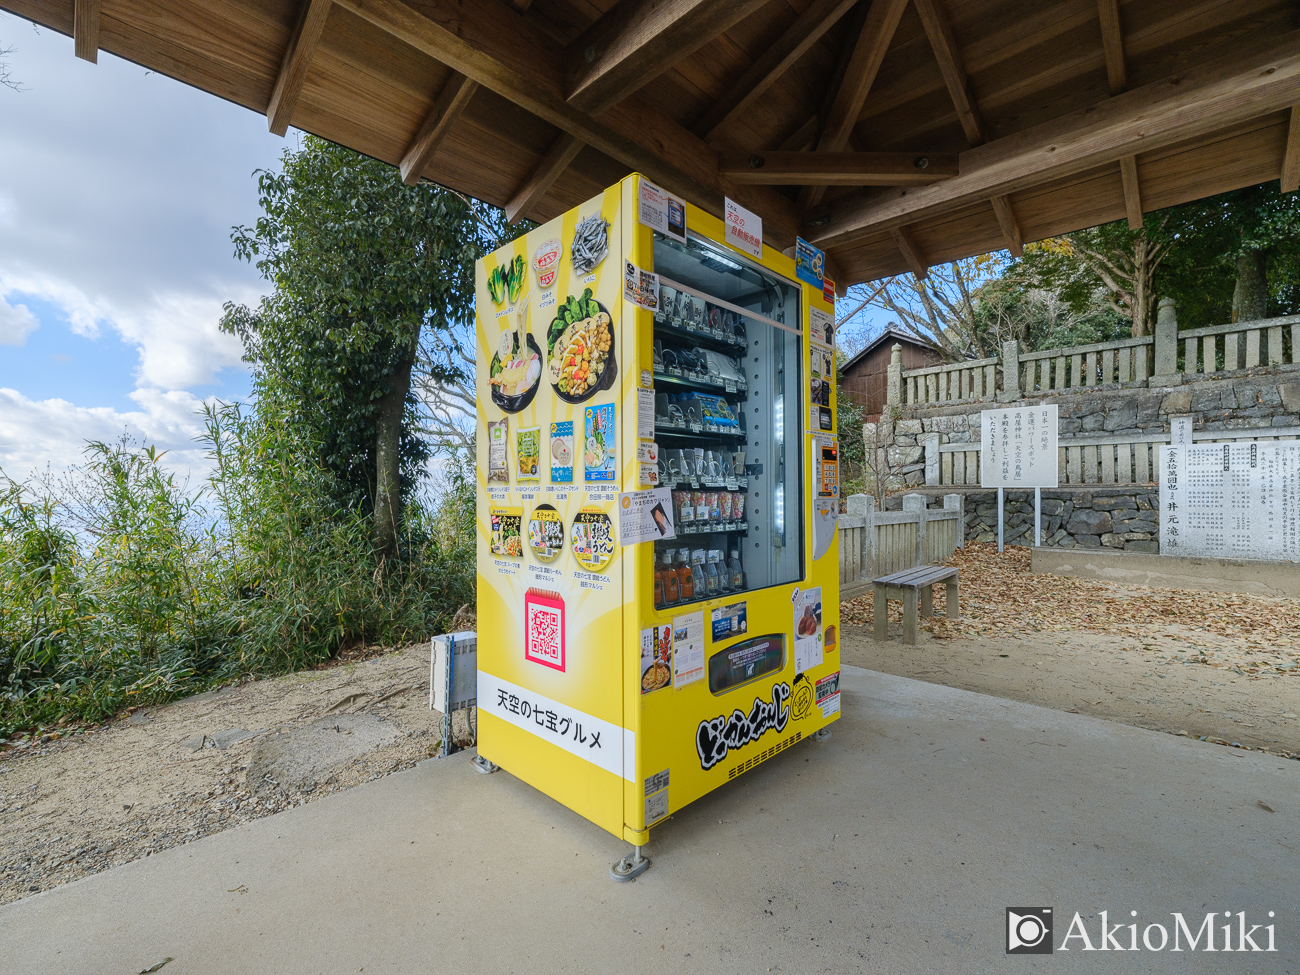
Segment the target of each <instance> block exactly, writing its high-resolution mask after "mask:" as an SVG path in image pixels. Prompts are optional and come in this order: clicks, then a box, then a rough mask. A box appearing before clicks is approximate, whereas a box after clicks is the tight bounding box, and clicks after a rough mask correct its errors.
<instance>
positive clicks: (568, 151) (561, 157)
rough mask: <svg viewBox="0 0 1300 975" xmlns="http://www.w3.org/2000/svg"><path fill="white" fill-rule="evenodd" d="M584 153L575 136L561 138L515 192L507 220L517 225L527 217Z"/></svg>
mask: <svg viewBox="0 0 1300 975" xmlns="http://www.w3.org/2000/svg"><path fill="white" fill-rule="evenodd" d="M581 151H582V143H581V142H579V141H578V140H577V139H575V138H574V137H573V136H571V135H568V134H567V133H566V134H565V135H562V136H560V138H559V139H558V140H556V142H555V145H553V146H551V148H550V150H549V151H548V152H547V153H546V155H545V156H543V157H542V161H541V162H540V163H538V164H537V168H536V169H534V170H533V171H532V173H531V174H529V177H528V179H526V180H524V184H523V185H522V186H521V187H519V189H517V190H516V191H515V195H514V196H513V197H511V198H510V202H509V203H507V204H506V219H507V220H509V221H510V222H511V223H515V222H516V221H517V220H519V218H520V217H522V216H524V215H526V214H527V213H528V211H529V210H531V209H532V208H533V207H535V206H536V205H537V203H538V201H540V200H541V198H542V197H543V196H545V195H546V191H547V190H549V189H550V188H551V186H552V184H554V183H555V181H556V180H557V179H559V178H560V174H561V173H563V172H564V171H565V170H566V169H568V168H569V163H571V162H573V160H574V159H576V158H577V156H578V153H579V152H581Z"/></svg>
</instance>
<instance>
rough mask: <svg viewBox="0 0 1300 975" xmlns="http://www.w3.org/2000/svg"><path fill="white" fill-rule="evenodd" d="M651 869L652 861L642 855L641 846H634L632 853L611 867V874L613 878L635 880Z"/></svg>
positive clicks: (623, 880)
mask: <svg viewBox="0 0 1300 975" xmlns="http://www.w3.org/2000/svg"><path fill="white" fill-rule="evenodd" d="M649 869H650V861H649V860H648V859H646V858H645V857H643V856H642V855H641V847H639V846H634V847H632V852H631V853H629V854H628V855H627V856H625V857H624V858H623V859H622V860H619V861H618V863H616V864H614V865H613V866H612V867H610V868H609V876H610V878H611V879H613V880H617V881H619V882H620V883H625V882H626V881H629V880H635V879H636V878H637V877H639V876H641V874H643V873H645V872H646V871H647V870H649Z"/></svg>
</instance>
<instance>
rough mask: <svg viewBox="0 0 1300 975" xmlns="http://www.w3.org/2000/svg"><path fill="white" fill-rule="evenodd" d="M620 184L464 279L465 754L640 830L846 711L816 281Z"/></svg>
mask: <svg viewBox="0 0 1300 975" xmlns="http://www.w3.org/2000/svg"><path fill="white" fill-rule="evenodd" d="M760 220H761V217H758V216H755V215H754V214H749V213H746V212H745V211H743V210H740V208H738V207H734V205H733V204H731V203H730V201H728V208H727V212H726V213H725V219H719V218H718V217H716V216H714V215H713V214H710V213H707V212H705V211H702V210H700V209H698V208H696V207H694V206H692V205H690V204H687V203H685V202H683V201H681V200H679V199H676V198H674V197H673V196H672V195H671V194H669V193H666V192H665V191H663V190H662V189H660V188H659V187H657V186H655V185H654V184H652V183H650V182H649V181H647V180H645V179H644V178H643V177H641V176H639V175H637V174H633V175H631V176H628V177H627V178H625V179H624V180H622V181H621V182H620V183H619V184H617V185H616V186H612V187H610V188H609V189H607V190H606V191H605V192H604V193H602V194H600V195H599V196H597V197H595V198H593V199H591V200H589V201H587V202H586V203H584V204H582V205H580V206H578V207H576V208H574V209H573V210H570V211H569V212H567V213H565V214H563V215H562V216H560V217H556V218H555V219H553V220H551V221H549V222H547V223H545V224H543V225H542V226H539V227H537V228H535V229H533V230H532V231H530V232H529V233H527V234H526V235H524V236H522V237H520V238H519V239H517V240H515V241H513V242H512V243H510V244H508V245H506V246H504V247H502V248H501V249H499V250H498V251H496V252H495V253H493V254H491V255H489V256H488V257H486V258H484V259H483V260H481V261H480V262H479V264H478V267H477V274H476V319H477V321H476V327H477V391H478V417H477V440H476V443H477V482H478V490H477V511H476V517H477V526H478V621H479V622H478V627H479V629H478V709H479V711H478V714H479V723H478V749H479V762H480V764H481V765H484V766H490V765H495V766H499V767H501V768H504V769H506V770H507V771H508V772H510V773H511V774H513V775H515V776H517V777H518V778H520V779H522V780H524V781H525V782H528V783H529V784H531V785H532V786H534V787H535V788H537V789H539V790H541V791H542V792H544V793H546V794H547V795H549V796H551V797H552V798H554V799H555V800H556V801H558V802H560V803H563V804H564V805H565V806H567V807H569V808H570V809H572V810H573V811H575V812H576V813H578V814H580V815H582V816H584V817H586V818H587V819H589V820H591V821H592V822H593V823H596V824H597V825H599V826H601V827H603V828H604V829H606V830H608V831H609V832H611V833H613V834H614V835H616V836H619V837H621V838H623V839H625V840H627V841H628V842H630V843H632V844H633V845H634V846H635V847H637V852H636V856H635V857H633V858H629V859H625V861H623V863H622V864H620V865H616V868H615V870H614V873H615V876H616V877H620V876H630V875H633V874H634V873H635V872H637V871H639V870H640V869H644V866H643V864H648V861H645V860H644V858H642V857H641V855H640V847H641V846H643V845H644V844H646V843H647V841H648V837H649V833H650V830H651V829H652V828H653V827H655V826H657V825H659V824H662V823H664V821H665V820H666V819H668V818H670V817H671V816H672V815H673V814H674V813H675V812H677V811H678V810H679V809H681V808H683V807H684V806H686V805H688V804H689V803H691V802H693V801H695V800H696V799H699V798H700V797H701V796H703V795H705V794H706V793H708V792H710V791H711V790H713V789H716V788H718V787H720V786H724V785H726V783H728V782H730V781H732V780H734V779H736V778H737V777H738V776H741V775H744V774H745V773H746V772H749V771H750V770H751V769H753V768H754V767H756V766H757V765H760V764H761V763H763V762H765V761H767V760H769V759H771V758H773V757H774V756H776V755H778V754H780V753H782V752H783V751H785V750H786V749H789V748H791V747H793V746H795V745H797V744H799V743H800V742H801V741H803V740H805V739H807V738H810V737H812V736H815V735H824V734H825V733H826V732H825V729H826V728H827V726H828V725H830V724H831V723H832V722H834V721H835V720H836V719H837V718H838V716H839V709H840V693H839V672H840V663H839V652H838V651H839V645H838V639H837V635H838V630H839V550H838V544H837V541H836V530H835V528H836V518H837V513H838V510H839V447H838V437H837V433H836V401H835V348H834V341H835V334H834V291H833V287H834V286H833V284H832V283H831V282H829V281H827V280H826V279H825V277H824V269H823V268H822V266H821V263H822V262H821V260H820V259H819V258H820V252H812V254H811V256H810V255H809V253H808V252H807V251H806V250H804V248H806V245H804V244H803V242H802V241H800V247H801V249H800V251H799V252H798V253H796V254H795V256H793V257H791V256H787V255H785V254H783V253H780V252H779V251H775V250H773V249H772V248H770V247H765V246H764V245H763V242H762V231H761V223H759V221H760Z"/></svg>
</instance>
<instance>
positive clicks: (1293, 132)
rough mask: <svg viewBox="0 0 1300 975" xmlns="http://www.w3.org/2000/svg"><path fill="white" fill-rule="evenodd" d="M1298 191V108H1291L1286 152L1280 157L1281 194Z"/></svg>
mask: <svg viewBox="0 0 1300 975" xmlns="http://www.w3.org/2000/svg"><path fill="white" fill-rule="evenodd" d="M1297 189H1300V106H1296V105H1293V106H1291V121H1290V123H1289V124H1288V125H1287V129H1286V152H1285V153H1283V155H1282V192H1283V193H1294V192H1295V191H1296V190H1297Z"/></svg>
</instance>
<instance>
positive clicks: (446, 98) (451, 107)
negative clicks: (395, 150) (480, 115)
mask: <svg viewBox="0 0 1300 975" xmlns="http://www.w3.org/2000/svg"><path fill="white" fill-rule="evenodd" d="M476 91H478V82H477V81H470V80H469V79H468V78H466V77H465V76H464V75H463V74H459V73H456V74H453V75H452V76H451V77H450V78H448V79H447V83H446V84H445V85H443V87H442V91H441V92H440V93H439V95H438V100H437V101H436V102H434V105H433V110H432V111H430V112H429V115H428V117H427V118H425V120H424V124H423V125H421V126H420V131H419V132H417V133H416V134H415V138H414V139H412V140H411V145H410V146H409V147H408V148H407V150H406V153H405V155H403V156H402V164H401V170H402V182H404V183H406V184H407V185H408V186H414V185H415V184H416V183H418V182H419V181H420V177H421V176H423V175H424V169H425V167H426V166H428V165H429V160H430V159H432V158H433V154H434V153H435V152H437V151H438V145H439V143H441V142H442V140H443V139H444V138H446V136H447V133H448V132H450V131H451V127H452V126H453V125H455V124H456V119H458V118H460V113H461V112H463V111H465V106H467V105H468V104H469V100H470V99H471V98H473V97H474V92H476Z"/></svg>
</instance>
